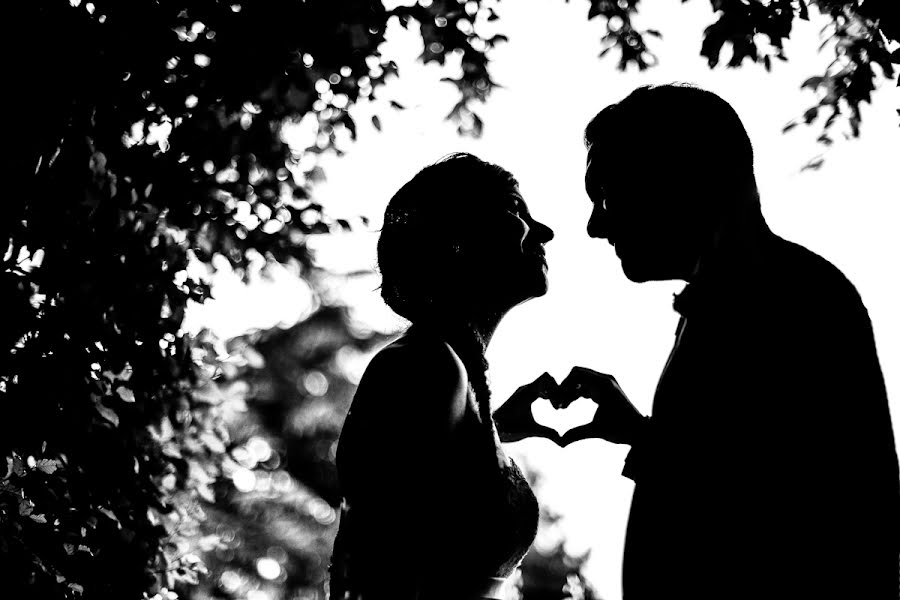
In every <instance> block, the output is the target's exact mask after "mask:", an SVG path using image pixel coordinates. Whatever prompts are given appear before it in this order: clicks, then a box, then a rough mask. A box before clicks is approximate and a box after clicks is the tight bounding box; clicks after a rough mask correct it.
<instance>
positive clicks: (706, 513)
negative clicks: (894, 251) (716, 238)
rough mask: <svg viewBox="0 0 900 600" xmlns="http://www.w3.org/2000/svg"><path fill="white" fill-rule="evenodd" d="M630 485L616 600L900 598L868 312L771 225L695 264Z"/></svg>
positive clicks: (899, 519)
mask: <svg viewBox="0 0 900 600" xmlns="http://www.w3.org/2000/svg"><path fill="white" fill-rule="evenodd" d="M676 309H677V310H679V311H680V312H681V313H682V320H681V323H680V325H679V331H678V335H677V338H676V345H675V348H674V349H673V352H672V354H671V356H670V358H669V362H668V364H667V366H666V368H665V370H664V372H663V375H662V377H661V379H660V382H659V385H658V388H657V391H656V396H655V398H654V403H653V413H652V417H650V418H649V420H648V421H649V423H648V427H647V428H646V431H645V434H644V436H643V438H642V439H640V440H638V441H636V443H635V444H634V445H633V447H632V449H631V452H630V453H629V455H628V457H627V459H626V465H625V471H624V474H625V475H626V476H628V477H631V478H632V479H634V481H635V490H634V497H633V501H632V507H631V514H630V518H629V523H628V530H627V535H626V546H625V563H624V573H623V578H624V581H623V585H624V597H625V600H645V599H662V598H690V599H698V598H717V599H727V598H765V599H770V598H791V599H796V598H815V599H816V600H820V599H824V598H841V599H848V600H849V599H857V598H858V599H861V600H862V599H872V600H882V599H883V600H897V598H898V597H900V593H898V589H900V566H898V565H900V562H898V560H900V558H898V557H900V550H898V549H900V525H898V523H900V476H898V467H897V453H896V450H895V446H894V437H893V432H892V428H891V420H890V414H889V410H888V403H887V395H886V392H885V387H884V379H883V376H882V373H881V369H880V367H879V363H878V358H877V356H876V351H875V343H874V339H873V336H872V327H871V323H870V321H869V317H868V313H867V311H866V309H865V307H864V306H863V304H862V301H861V300H860V298H859V295H858V294H857V292H856V290H855V288H854V287H853V285H851V284H850V282H849V281H847V279H846V278H845V277H844V276H843V275H842V274H841V273H840V271H838V270H837V269H836V268H835V267H834V266H833V265H831V264H830V263H828V262H827V261H825V260H824V259H823V258H821V257H819V256H817V255H815V254H814V253H812V252H810V251H808V250H806V249H805V248H802V247H800V246H798V245H796V244H793V243H790V242H787V241H785V240H782V239H781V238H778V237H777V236H774V235H771V234H770V235H769V236H768V237H767V238H766V241H765V242H764V243H763V244H762V245H761V247H760V248H758V252H757V253H756V254H754V255H753V256H749V257H748V256H744V257H742V258H740V259H732V258H728V257H726V258H723V259H720V260H718V262H716V263H712V264H708V265H704V266H703V267H701V271H700V273H699V274H698V277H697V278H696V280H695V282H692V283H691V284H689V285H688V287H687V288H686V289H685V292H683V294H682V295H681V296H680V297H676Z"/></svg>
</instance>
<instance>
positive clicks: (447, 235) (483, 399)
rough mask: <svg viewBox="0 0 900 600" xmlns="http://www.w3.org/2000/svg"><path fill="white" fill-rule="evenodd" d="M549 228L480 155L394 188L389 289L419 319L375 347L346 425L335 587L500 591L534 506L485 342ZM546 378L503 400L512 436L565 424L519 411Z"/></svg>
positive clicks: (468, 594)
mask: <svg viewBox="0 0 900 600" xmlns="http://www.w3.org/2000/svg"><path fill="white" fill-rule="evenodd" d="M552 237H553V232H552V231H551V230H550V228H548V227H547V226H546V225H543V224H542V223H539V222H538V221H536V220H535V219H534V218H533V217H532V216H531V215H530V214H529V212H528V209H527V208H526V206H525V202H524V201H523V199H522V196H521V194H520V193H519V191H518V184H517V182H516V180H515V179H514V178H513V177H512V175H510V174H509V173H508V172H507V171H505V170H503V169H502V168H500V167H498V166H496V165H492V164H489V163H486V162H484V161H482V160H480V159H478V158H476V157H474V156H472V155H469V154H453V155H450V156H448V157H446V158H444V159H442V160H440V161H438V162H437V163H435V164H432V165H430V166H428V167H426V168H424V169H423V170H422V171H420V172H419V173H418V174H417V175H416V176H415V177H414V178H413V179H412V180H411V181H409V182H408V183H407V184H406V185H404V186H403V187H402V188H401V189H400V190H399V191H398V192H397V193H396V194H395V195H394V197H393V198H392V199H391V201H390V203H389V205H388V207H387V211H386V212H385V221H384V228H383V229H382V232H381V237H380V239H379V243H378V264H379V269H380V271H381V273H382V276H383V283H382V288H381V292H382V296H383V297H384V299H385V301H386V302H387V304H388V305H389V306H390V307H391V308H392V309H393V310H394V311H395V312H397V313H398V314H399V315H401V316H403V317H404V318H406V319H408V320H409V321H410V322H411V326H410V328H409V329H408V330H407V331H406V332H405V333H404V334H403V335H402V336H401V337H400V338H399V339H398V340H396V341H395V342H393V343H392V344H390V345H388V346H387V347H386V348H384V349H383V350H382V351H381V352H379V353H378V354H377V355H376V356H375V357H374V358H373V359H372V361H371V363H370V364H369V366H368V368H367V369H366V372H365V375H364V376H363V378H362V381H361V382H360V385H359V388H358V390H357V393H356V396H355V397H354V399H353V404H352V406H351V409H350V413H349V414H348V416H347V420H346V422H345V425H344V429H343V431H342V433H341V439H340V442H339V445H338V450H337V466H338V473H339V476H340V482H341V488H342V492H343V496H344V506H343V508H342V515H341V523H340V529H339V531H338V534H337V538H336V540H335V547H334V554H333V556H332V564H331V568H330V572H331V580H330V598H331V599H332V600H338V599H341V600H344V599H358V598H364V599H365V600H379V599H381V598H390V599H392V600H404V599H416V600H443V599H448V600H449V599H451V598H452V599H453V600H470V599H471V600H474V599H480V598H501V597H502V596H501V593H502V591H501V588H502V585H503V582H504V579H505V578H506V577H508V576H509V575H510V574H511V573H512V572H513V571H514V570H515V568H516V567H517V566H518V564H519V562H520V561H521V560H522V558H523V557H524V555H525V553H526V552H527V551H528V548H529V547H530V545H531V543H532V541H533V539H534V535H535V532H536V528H537V520H538V505H537V501H536V500H535V497H534V494H533V493H532V491H531V489H530V487H529V486H528V483H527V481H526V480H525V479H524V477H523V476H522V473H521V471H520V470H519V469H518V467H517V466H516V464H515V463H514V462H512V461H511V460H509V459H508V458H507V457H506V455H505V454H504V452H503V450H502V448H501V446H500V437H499V436H498V433H497V429H496V427H495V425H494V421H493V419H492V417H491V412H490V404H489V398H490V390H489V388H488V383H487V363H486V361H485V358H484V351H485V347H486V346H487V344H488V342H489V341H490V339H491V336H492V334H493V332H494V330H495V329H496V327H497V325H498V323H499V322H500V320H501V319H502V317H503V316H504V315H505V314H506V313H507V312H508V311H509V310H510V309H511V308H513V307H514V306H516V305H518V304H520V303H522V302H524V301H526V300H529V299H531V298H534V297H537V296H541V295H543V294H544V293H546V290H547V274H546V261H545V259H544V249H543V245H544V244H545V243H547V242H548V241H550V239H552ZM548 377H549V376H542V377H541V378H539V379H538V380H536V381H535V382H533V383H532V384H528V386H523V388H522V389H520V392H521V393H517V394H514V395H513V397H512V398H511V401H510V402H507V404H510V407H511V408H510V409H507V412H508V413H509V415H511V416H510V418H509V419H507V420H508V421H509V423H510V425H509V426H508V427H507V428H506V430H505V431H504V434H503V437H504V440H515V439H521V438H522V437H528V436H542V437H550V438H553V439H556V438H557V436H556V433H555V432H553V431H552V430H548V429H546V428H542V427H540V426H538V425H536V424H534V423H533V421H529V420H528V419H527V418H526V419H523V420H522V423H516V422H515V421H516V417H515V414H514V413H516V411H517V410H518V412H524V409H522V408H521V407H527V406H528V405H530V401H532V400H533V398H534V397H535V396H536V395H538V394H539V393H540V388H541V387H542V386H543V385H547V383H548ZM550 381H552V380H550ZM551 385H553V384H551ZM523 390H524V391H523ZM529 392H530V393H529ZM517 396H518V398H517ZM513 400H516V401H514V402H513ZM516 406H518V407H519V408H518V409H516ZM516 427H518V430H517V431H513V430H514V429H516Z"/></svg>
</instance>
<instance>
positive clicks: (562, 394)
mask: <svg viewBox="0 0 900 600" xmlns="http://www.w3.org/2000/svg"><path fill="white" fill-rule="evenodd" d="M584 395H585V390H584V382H583V381H582V380H581V379H580V378H578V377H572V375H569V376H568V377H566V378H565V379H564V380H563V382H562V383H561V384H559V387H558V388H557V389H556V394H554V396H555V398H554V399H553V400H551V402H553V405H554V407H555V408H558V409H559V408H566V407H567V406H569V405H570V404H571V403H572V402H574V401H575V400H577V399H579V398H581V397H583V396H584Z"/></svg>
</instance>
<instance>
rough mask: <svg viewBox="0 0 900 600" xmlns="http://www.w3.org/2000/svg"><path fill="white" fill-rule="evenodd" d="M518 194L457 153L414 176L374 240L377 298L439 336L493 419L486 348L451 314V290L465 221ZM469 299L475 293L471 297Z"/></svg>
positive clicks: (511, 182) (503, 174) (495, 169)
mask: <svg viewBox="0 0 900 600" xmlns="http://www.w3.org/2000/svg"><path fill="white" fill-rule="evenodd" d="M517 186H518V183H517V182H516V180H515V178H514V177H513V176H512V175H511V174H510V173H509V172H508V171H506V170H505V169H503V168H501V167H499V166H497V165H494V164H491V163H488V162H485V161H483V160H481V159H479V158H477V157H475V156H473V155H471V154H466V153H462V152H460V153H454V154H450V155H448V156H445V157H444V158H442V159H440V160H439V161H437V162H436V163H434V164H431V165H428V166H427V167H425V168H424V169H422V170H421V171H419V172H418V173H417V174H416V175H415V177H413V178H412V179H411V180H410V181H409V182H407V183H406V184H405V185H404V186H403V187H401V188H400V190H398V191H397V193H396V194H394V197H393V198H391V201H390V202H389V203H388V206H387V209H386V210H385V213H384V226H383V227H382V230H381V236H380V237H379V239H378V269H379V271H380V272H381V276H382V283H381V296H382V297H383V298H384V301H385V302H386V303H387V305H388V306H390V307H391V309H392V310H393V311H394V312H396V313H397V314H399V315H400V316H402V317H404V318H406V319H407V320H409V321H410V322H411V323H412V324H413V326H416V327H417V328H422V329H428V330H432V331H434V332H436V333H438V334H439V335H440V336H441V337H442V338H443V339H444V340H445V341H446V342H447V343H449V344H450V346H451V347H452V348H453V350H454V351H455V352H456V353H457V355H459V357H460V359H461V360H462V362H463V365H464V366H465V367H466V371H467V373H468V376H469V381H470V382H471V383H472V387H473V389H474V390H475V396H476V398H477V400H478V403H479V407H480V409H481V410H482V418H484V417H485V411H486V413H487V414H486V416H487V417H489V416H490V408H489V403H488V400H489V397H490V391H489V389H488V385H487V362H486V360H485V358H484V342H483V340H482V339H481V336H480V334H479V333H478V330H477V328H476V327H475V326H474V324H473V323H472V322H471V316H472V315H465V314H453V311H454V306H453V302H452V299H451V298H449V297H448V292H449V291H450V287H449V286H448V283H449V284H450V285H456V286H457V289H458V286H459V284H458V281H459V279H460V278H464V277H466V273H465V272H464V271H463V269H464V268H465V266H466V264H465V262H464V260H463V257H464V256H465V253H466V244H465V236H466V232H467V224H466V220H472V219H477V218H478V213H479V211H481V210H485V208H489V206H490V205H489V203H490V202H496V198H497V197H498V196H503V195H508V194H511V193H513V192H514V191H515V190H516V188H517ZM471 293H472V294H478V293H480V290H478V289H474V290H472V292H471Z"/></svg>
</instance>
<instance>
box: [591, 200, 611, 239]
mask: <svg viewBox="0 0 900 600" xmlns="http://www.w3.org/2000/svg"><path fill="white" fill-rule="evenodd" d="M587 234H588V235H589V236H590V237H592V238H600V239H606V238H608V237H609V222H608V220H607V218H606V215H605V214H604V211H603V210H602V209H601V208H600V207H595V208H594V211H593V212H592V213H591V218H590V219H588V224H587Z"/></svg>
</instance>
